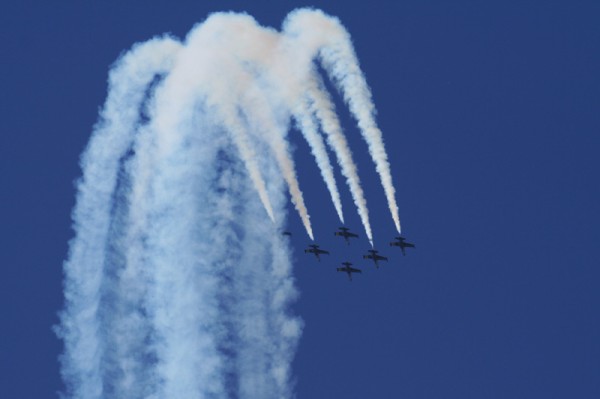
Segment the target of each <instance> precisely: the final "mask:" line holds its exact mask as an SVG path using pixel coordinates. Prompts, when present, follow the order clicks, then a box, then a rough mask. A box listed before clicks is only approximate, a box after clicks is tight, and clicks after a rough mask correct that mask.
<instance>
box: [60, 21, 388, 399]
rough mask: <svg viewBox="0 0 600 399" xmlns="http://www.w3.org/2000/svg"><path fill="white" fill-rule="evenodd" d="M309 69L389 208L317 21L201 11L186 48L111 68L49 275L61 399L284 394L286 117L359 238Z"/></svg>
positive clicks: (333, 42)
mask: <svg viewBox="0 0 600 399" xmlns="http://www.w3.org/2000/svg"><path fill="white" fill-rule="evenodd" d="M339 41H342V42H343V43H342V44H339V43H338V42H339ZM340 46H341V47H340ZM340 48H341V49H342V50H339V49H340ZM348 49H350V50H348ZM349 51H350V52H349ZM318 59H321V61H322V62H323V64H324V66H325V68H326V70H327V71H328V72H329V73H330V74H331V76H332V78H333V79H334V81H336V82H337V83H338V84H339V86H340V89H341V90H342V92H343V93H344V96H345V98H346V100H347V102H348V103H349V104H350V108H351V111H352V112H353V113H354V114H355V115H356V117H357V119H358V120H359V126H360V127H361V129H362V130H363V135H364V136H365V138H366V139H367V142H368V144H369V148H370V151H371V155H372V156H373V158H374V159H375V161H376V164H377V170H378V172H379V173H380V175H381V176H382V181H383V182H384V188H386V195H387V194H389V193H390V192H391V195H392V199H393V193H394V191H393V187H392V188H391V191H390V189H389V188H388V187H387V185H388V184H389V185H391V177H390V178H389V179H388V178H387V177H385V176H386V173H387V174H388V175H389V166H387V169H386V167H385V166H386V165H387V156H386V155H385V152H384V150H383V142H382V140H381V137H380V132H379V130H378V129H377V128H376V126H375V125H374V121H373V118H372V114H373V108H372V104H371V103H370V94H369V93H368V88H367V87H366V83H364V78H362V75H360V70H359V69H357V68H358V64H357V62H356V59H355V56H354V54H353V52H352V47H351V44H350V41H349V37H347V33H345V30H343V28H342V27H341V25H340V24H339V22H337V20H334V19H332V18H330V17H328V16H326V15H324V14H323V13H321V12H320V11H315V10H303V11H299V12H294V13H292V14H290V16H289V17H288V19H287V20H286V22H285V24H284V29H283V31H282V33H278V32H276V31H274V30H272V29H269V28H263V27H260V26H259V25H258V24H257V23H256V21H254V19H252V18H251V17H250V16H248V15H240V14H233V13H220V14H214V15H212V16H210V17H209V18H208V19H207V20H206V21H205V22H204V23H202V24H199V25H197V26H196V27H195V28H194V29H193V30H192V31H191V32H190V34H189V35H188V37H187V38H186V40H185V42H184V43H179V42H178V41H177V40H175V39H173V38H170V37H162V38H155V39H152V40H149V41H148V42H146V43H143V44H140V45H136V46H134V47H133V48H132V49H131V50H130V51H129V52H128V53H126V54H125V55H124V56H123V57H121V58H120V59H119V61H118V62H117V63H115V65H114V67H113V69H112V70H111V72H110V78H109V91H108V97H107V100H106V104H105V106H104V108H103V110H102V112H101V114H100V118H99V122H98V124H97V126H96V128H95V130H94V132H93V134H92V137H91V139H90V143H89V145H88V148H87V149H86V151H85V153H84V154H83V156H82V160H81V165H82V169H83V178H82V180H81V181H80V182H79V184H78V194H77V205H76V207H75V209H74V211H73V225H74V230H75V234H76V235H75V238H74V239H73V240H72V242H71V243H70V252H69V258H68V260H67V261H66V262H65V265H64V269H65V310H64V311H63V312H62V314H61V325H60V326H59V327H57V332H58V334H59V335H60V336H61V337H62V339H63V340H64V342H65V353H64V355H63V356H62V358H61V362H62V372H63V378H64V380H65V383H66V385H67V390H68V392H67V395H68V396H70V397H73V398H196V397H215V398H226V397H240V398H271V397H272V398H286V397H291V396H293V392H292V391H291V383H290V380H291V371H290V363H291V360H292V358H293V355H294V351H295V347H296V344H297V341H298V338H299V336H300V333H301V330H302V322H301V320H299V319H298V318H297V317H294V316H293V315H290V313H289V306H290V304H291V303H292V302H293V301H294V300H295V298H296V295H297V292H296V289H295V287H294V283H293V278H292V275H291V261H290V248H289V247H288V244H287V242H286V241H284V240H283V239H282V236H281V235H280V234H279V233H278V232H279V231H280V229H281V228H282V227H283V223H284V222H285V208H286V205H285V202H286V201H285V199H286V195H285V189H286V187H287V190H288V192H289V194H290V196H291V201H292V203H293V204H294V206H295V207H296V210H297V211H298V213H299V215H300V218H301V219H302V222H303V224H304V227H305V228H306V231H307V233H308V235H309V236H310V237H311V238H313V234H312V227H311V225H310V216H309V213H308V210H307V207H306V205H305V204H304V199H303V194H302V192H301V190H300V185H299V183H298V179H297V173H296V170H295V165H294V162H293V159H292V156H291V151H290V149H289V143H288V141H287V134H288V130H289V127H290V123H291V120H292V119H295V120H296V123H297V124H298V126H299V127H300V130H301V131H302V133H303V134H304V136H305V138H306V140H307V141H308V142H309V145H310V147H311V150H312V152H313V155H314V156H315V160H316V162H317V164H318V165H319V168H320V170H321V174H322V176H323V179H324V181H325V183H326V185H327V188H328V190H329V192H330V195H331V199H332V202H333V204H334V207H335V209H336V212H337V213H338V216H339V217H340V219H341V220H342V221H343V214H342V206H341V201H340V198H339V193H338V191H337V186H336V184H335V179H334V177H333V170H332V167H331V163H330V161H329V158H328V156H327V152H326V150H325V148H324V144H323V139H322V137H321V136H320V135H319V132H318V130H317V126H316V123H315V120H317V121H318V122H319V123H320V124H321V128H322V130H323V133H324V134H325V136H326V138H327V142H328V143H329V145H330V146H331V147H332V148H333V150H334V152H335V153H336V156H337V158H338V163H339V164H340V165H341V168H342V173H343V174H344V176H345V177H346V179H347V180H348V184H349V186H350V191H351V193H352V196H353V198H354V201H355V203H356V205H357V208H358V212H359V215H360V216H361V220H362V222H363V225H364V227H365V231H366V232H367V236H368V238H369V240H370V241H371V243H372V235H371V227H370V224H369V220H368V209H367V206H366V200H365V198H364V194H363V191H362V188H361V187H360V181H359V179H358V174H357V172H356V165H354V163H353V161H352V157H351V152H350V149H349V147H348V145H347V142H346V140H345V137H344V136H343V133H342V130H341V127H340V124H339V121H338V119H337V116H336V115H335V111H334V109H333V103H332V102H331V100H330V98H329V96H328V93H327V92H326V91H325V89H324V86H323V85H320V84H319V79H320V78H319V77H318V76H317V75H315V74H316V70H315V68H314V66H313V62H314V61H315V60H318ZM345 64H349V65H346V67H347V68H350V69H349V71H351V72H344V71H346V70H344V69H343V67H344V65H345ZM361 79H362V80H361ZM361 85H362V86H361ZM369 104H371V105H369ZM378 132H379V136H378V134H377V133H378ZM381 165H383V166H381ZM257 194H258V195H257ZM388 201H390V198H389V195H388ZM394 205H395V203H394ZM390 208H391V209H392V202H390ZM395 220H396V219H395ZM398 227H399V225H398Z"/></svg>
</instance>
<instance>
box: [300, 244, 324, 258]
mask: <svg viewBox="0 0 600 399" xmlns="http://www.w3.org/2000/svg"><path fill="white" fill-rule="evenodd" d="M304 253H306V254H315V256H316V257H317V260H318V261H319V262H320V261H321V255H329V251H325V250H324V249H319V246H318V245H317V244H311V245H309V246H308V248H306V249H305V250H304Z"/></svg>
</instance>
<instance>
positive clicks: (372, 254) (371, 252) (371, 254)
mask: <svg viewBox="0 0 600 399" xmlns="http://www.w3.org/2000/svg"><path fill="white" fill-rule="evenodd" d="M377 252H379V251H377V250H376V249H369V254H368V255H363V259H373V262H375V267H376V268H378V269H379V261H380V260H385V261H387V260H388V258H386V257H385V256H381V255H378V254H377Z"/></svg>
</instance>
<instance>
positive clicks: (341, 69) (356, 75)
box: [284, 9, 400, 232]
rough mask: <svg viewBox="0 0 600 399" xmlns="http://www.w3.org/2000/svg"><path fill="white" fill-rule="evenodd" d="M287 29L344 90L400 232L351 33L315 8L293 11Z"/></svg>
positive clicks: (387, 170) (385, 161)
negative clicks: (316, 58)
mask: <svg viewBox="0 0 600 399" xmlns="http://www.w3.org/2000/svg"><path fill="white" fill-rule="evenodd" d="M284 31H285V32H286V33H287V34H288V35H290V36H292V37H294V38H295V39H296V40H297V42H298V43H301V47H302V48H303V49H304V50H305V51H306V52H307V53H309V54H312V55H314V56H316V57H318V58H319V60H320V61H321V62H322V64H323V66H324V68H325V70H326V71H327V72H328V73H329V75H330V76H331V77H332V79H333V81H334V82H335V83H336V85H337V86H338V88H339V89H340V91H341V92H342V94H343V96H344V100H345V101H346V103H347V104H348V105H349V107H350V111H351V112H352V114H353V115H354V117H355V118H356V119H357V121H358V126H359V128H360V131H361V133H362V135H363V138H364V139H365V141H366V142H367V145H368V148H369V153H370V154H371V158H372V159H373V161H374V162H375V166H376V170H377V172H378V174H379V176H380V179H381V184H382V185H383V189H384V192H385V195H386V198H387V202H388V206H389V208H390V213H391V215H392V219H393V220H394V224H395V226H396V229H397V230H398V232H400V219H399V216H398V206H397V204H396V199H395V189H394V186H393V184H392V178H391V173H390V167H389V162H388V159H387V153H386V151H385V147H384V145H383V139H382V135H381V131H380V130H379V128H378V127H377V124H376V123H375V119H374V113H375V106H374V105H373V101H372V99H371V92H370V90H369V87H368V86H367V84H366V80H365V78H364V75H363V73H362V71H361V70H360V67H359V64H358V59H357V57H356V54H355V53H354V49H353V47H352V41H351V39H350V35H349V34H348V32H347V31H346V29H345V28H344V27H343V26H342V24H341V23H340V22H339V20H338V19H337V18H334V17H330V16H328V15H326V14H324V13H323V12H322V11H319V10H313V9H300V10H296V11H294V12H292V13H290V14H289V15H288V17H287V18H286V21H285V23H284Z"/></svg>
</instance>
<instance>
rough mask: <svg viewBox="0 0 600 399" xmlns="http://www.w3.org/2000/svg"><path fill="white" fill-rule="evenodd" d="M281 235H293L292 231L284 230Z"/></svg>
mask: <svg viewBox="0 0 600 399" xmlns="http://www.w3.org/2000/svg"><path fill="white" fill-rule="evenodd" d="M281 235H283V236H288V237H291V236H292V233H290V232H289V231H284V232H283V233H281Z"/></svg>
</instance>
